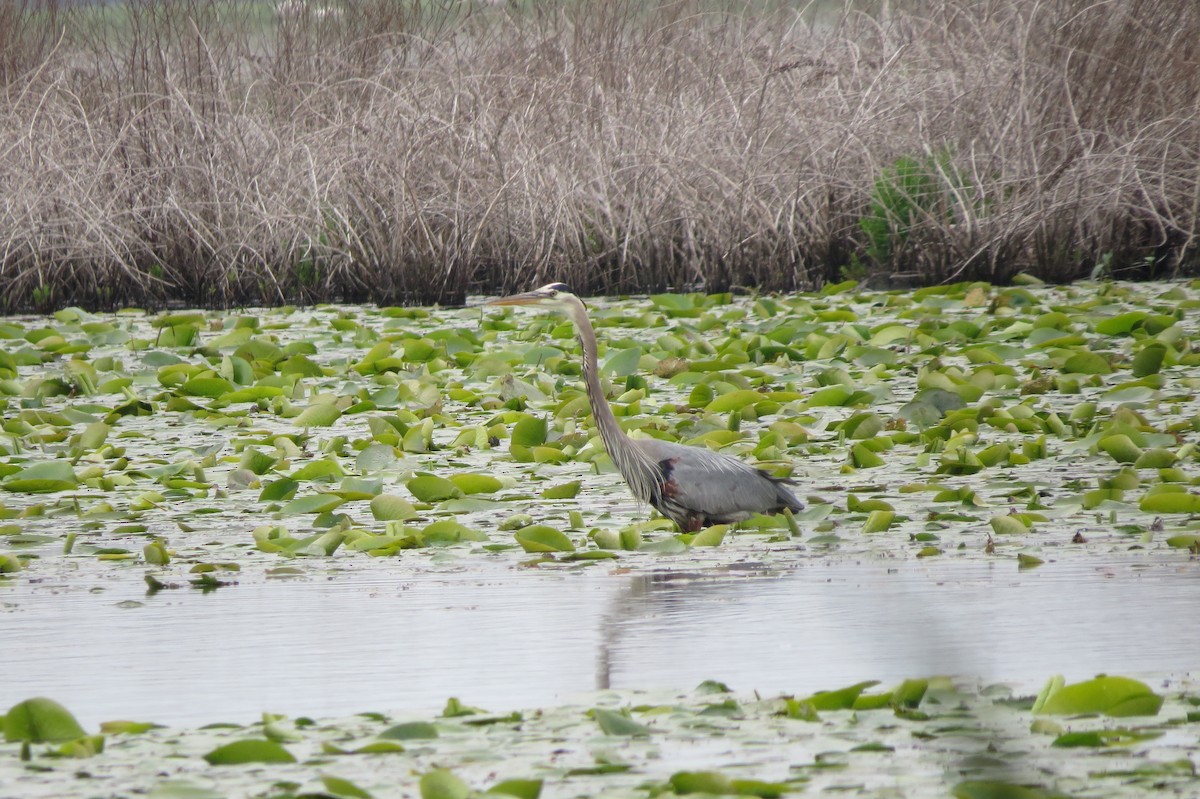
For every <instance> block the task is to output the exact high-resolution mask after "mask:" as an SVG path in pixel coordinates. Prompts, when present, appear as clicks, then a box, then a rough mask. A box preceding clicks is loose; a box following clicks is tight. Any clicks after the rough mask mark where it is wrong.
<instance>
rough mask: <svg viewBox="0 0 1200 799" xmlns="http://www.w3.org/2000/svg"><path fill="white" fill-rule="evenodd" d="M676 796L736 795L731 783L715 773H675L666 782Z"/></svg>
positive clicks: (726, 778)
mask: <svg viewBox="0 0 1200 799" xmlns="http://www.w3.org/2000/svg"><path fill="white" fill-rule="evenodd" d="M667 782H669V783H670V785H671V790H672V791H674V792H675V793H677V794H689V793H703V794H714V795H722V794H736V793H737V791H735V790H734V788H733V783H732V782H731V781H730V779H729V778H728V777H726V776H725V775H724V774H721V773H719V772H716V771H677V772H675V773H674V774H672V775H671V778H670V779H669V780H667Z"/></svg>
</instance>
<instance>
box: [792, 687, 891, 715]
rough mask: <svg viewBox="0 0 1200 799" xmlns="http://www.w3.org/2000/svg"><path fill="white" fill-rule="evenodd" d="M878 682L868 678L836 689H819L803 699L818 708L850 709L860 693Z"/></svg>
mask: <svg viewBox="0 0 1200 799" xmlns="http://www.w3.org/2000/svg"><path fill="white" fill-rule="evenodd" d="M878 684H879V680H867V681H865V682H860V683H855V684H854V685H849V686H847V687H845V688H839V689H837V690H835V691H818V692H817V693H815V694H813V695H812V696H809V697H807V698H806V699H804V700H803V701H804V702H806V703H808V704H810V705H812V707H813V708H815V709H816V710H849V709H850V708H853V707H854V702H855V700H857V699H858V696H859V694H861V693H862V692H863V691H864V690H866V689H867V688H870V687H871V686H874V685H878Z"/></svg>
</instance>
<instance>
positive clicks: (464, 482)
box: [450, 473, 504, 494]
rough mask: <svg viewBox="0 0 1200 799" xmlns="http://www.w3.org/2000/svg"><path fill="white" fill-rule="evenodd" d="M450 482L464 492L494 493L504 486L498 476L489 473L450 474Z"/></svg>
mask: <svg viewBox="0 0 1200 799" xmlns="http://www.w3.org/2000/svg"><path fill="white" fill-rule="evenodd" d="M450 482H452V483H454V485H456V486H458V487H459V489H460V490H461V491H462V492H463V493H464V494H494V493H496V492H497V491H499V490H500V489H501V488H503V487H504V483H502V482H501V481H500V479H499V478H497V477H495V476H494V475H490V474H474V473H466V474H454V475H451V476H450Z"/></svg>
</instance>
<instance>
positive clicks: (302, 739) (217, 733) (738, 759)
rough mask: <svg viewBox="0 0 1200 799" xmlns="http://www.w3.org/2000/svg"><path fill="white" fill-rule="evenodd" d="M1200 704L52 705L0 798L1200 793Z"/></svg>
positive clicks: (743, 700) (708, 697) (983, 693)
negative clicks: (327, 715)
mask: <svg viewBox="0 0 1200 799" xmlns="http://www.w3.org/2000/svg"><path fill="white" fill-rule="evenodd" d="M1198 705H1200V694H1197V693H1196V686H1195V685H1193V684H1173V685H1169V686H1167V688H1166V689H1165V690H1164V689H1162V688H1158V689H1155V688H1151V687H1150V686H1148V685H1146V684H1144V683H1141V682H1138V681H1136V680H1130V679H1127V678H1124V677H1118V676H1101V677H1097V678H1095V679H1092V680H1085V681H1082V682H1079V683H1075V684H1070V685H1068V684H1065V683H1064V682H1063V681H1062V680H1061V679H1060V678H1054V679H1051V680H1050V681H1049V682H1048V684H1047V686H1046V688H1045V689H1044V690H1043V691H1042V692H1041V694H1040V695H1039V696H1037V697H1033V696H1029V697H1019V696H1013V695H1011V694H1010V693H1009V692H1008V691H1007V690H1006V689H1005V688H1003V687H1002V686H979V685H970V684H967V685H964V684H956V683H954V682H951V681H950V680H946V679H941V678H933V679H925V678H913V679H909V680H905V681H903V682H902V683H900V684H898V685H895V686H881V685H878V684H877V683H874V682H870V681H868V682H862V683H857V684H854V685H847V686H831V689H830V690H828V691H821V692H817V693H814V694H809V695H803V696H799V695H796V696H793V695H780V696H761V695H759V694H756V693H745V692H734V691H730V690H729V687H728V686H726V685H724V684H722V683H719V682H713V681H707V682H705V683H703V684H701V685H700V686H698V687H696V688H695V689H693V690H690V691H683V692H670V693H667V692H658V693H650V692H611V691H610V692H602V693H599V694H595V695H592V696H589V697H587V698H586V699H585V701H584V702H582V703H578V704H569V705H562V706H558V707H549V708H541V709H526V710H516V711H509V710H501V711H499V712H497V711H496V709H494V708H478V707H472V706H470V705H468V704H466V703H463V702H460V701H459V700H457V699H454V698H450V699H449V700H447V701H446V703H445V705H444V707H443V708H442V709H441V710H440V711H432V712H430V713H428V714H426V715H424V716H406V717H396V716H392V715H389V714H388V713H387V712H371V713H363V714H360V715H358V716H354V717H350V718H341V719H310V718H289V717H286V716H282V715H267V716H264V718H263V720H262V722H261V723H257V724H251V725H247V726H240V725H232V724H230V725H212V726H209V727H205V728H202V729H192V730H184V729H169V728H163V727H157V726H155V725H153V724H151V723H146V722H145V721H114V722H110V723H107V724H105V725H103V726H102V728H101V729H100V730H82V729H80V728H79V725H77V724H76V723H75V722H74V720H73V718H72V717H71V715H70V711H69V709H68V708H65V707H63V706H61V705H59V704H58V703H56V702H54V701H53V700H52V699H48V698H44V697H34V698H30V699H28V700H25V701H23V702H21V703H19V704H17V705H15V706H14V707H13V708H11V709H9V711H8V715H7V718H6V720H5V732H6V737H7V739H8V743H4V744H0V784H2V785H4V786H5V790H6V792H8V793H9V795H14V796H15V795H19V796H24V797H51V796H53V797H75V796H79V797H83V796H99V795H103V796H118V795H119V796H129V795H145V796H151V797H223V796H265V797H280V798H281V799H282V797H299V796H353V797H369V796H375V797H416V796H420V797H423V798H424V799H441V797H467V796H471V795H481V794H480V792H484V791H486V792H487V793H486V794H484V795H488V796H517V797H537V796H546V797H560V796H561V797H569V796H581V797H592V796H595V797H599V796H605V797H607V796H619V797H655V796H662V795H667V796H673V795H684V794H702V795H739V796H758V797H775V796H793V795H796V796H800V795H810V796H811V795H844V794H853V795H855V796H867V797H894V796H905V797H944V796H955V797H963V798H964V799H974V798H975V797H1022V798H1025V799H1027V798H1029V797H1064V796H1076V797H1084V796H1088V797H1095V796H1113V797H1143V796H1145V797H1153V796H1194V795H1196V791H1197V790H1198V789H1200V780H1198V779H1197V776H1196V773H1195V768H1196V767H1195V762H1196V757H1197V754H1198V753H1197V749H1198V748H1200V743H1198V739H1200V735H1198V734H1200V712H1198V711H1197V706H1198Z"/></svg>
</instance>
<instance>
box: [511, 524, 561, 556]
mask: <svg viewBox="0 0 1200 799" xmlns="http://www.w3.org/2000/svg"><path fill="white" fill-rule="evenodd" d="M513 537H514V538H516V539H517V543H518V544H520V545H521V547H522V548H523V549H524V550H525V551H526V552H574V551H575V544H574V543H573V542H572V541H571V539H570V538H568V537H567V535H566V534H565V533H563V532H562V531H560V530H556V529H554V528H553V527H549V526H547V525H544V524H535V525H532V526H530V527H524V528H522V529H520V530H518V531H517V532H516V533H514V534H513Z"/></svg>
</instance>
